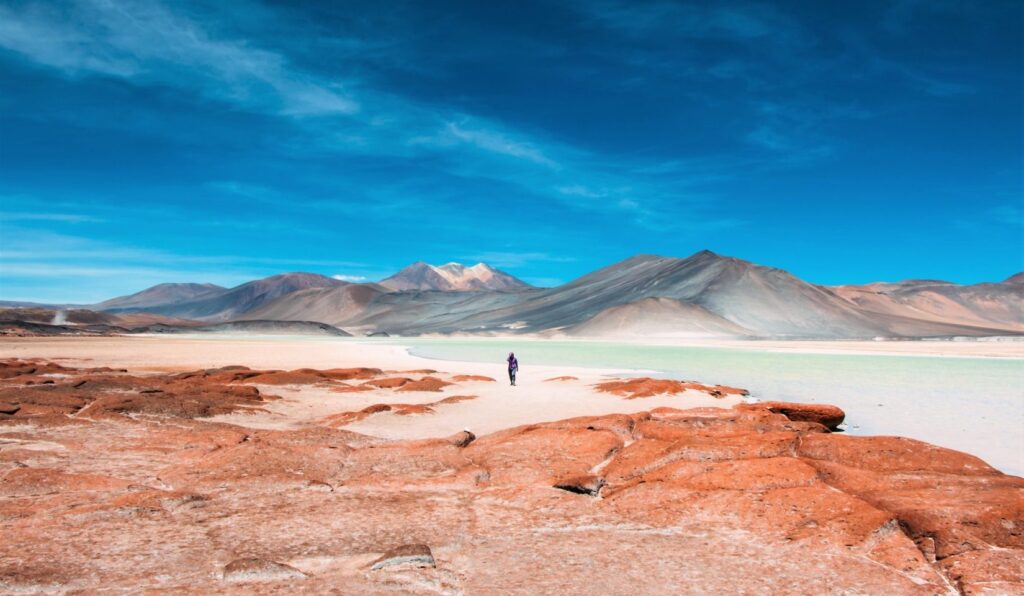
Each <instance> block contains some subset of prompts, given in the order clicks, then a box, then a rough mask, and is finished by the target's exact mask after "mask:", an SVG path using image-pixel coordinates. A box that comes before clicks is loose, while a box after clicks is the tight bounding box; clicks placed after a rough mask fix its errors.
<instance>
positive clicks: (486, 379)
mask: <svg viewBox="0 0 1024 596" xmlns="http://www.w3.org/2000/svg"><path fill="white" fill-rule="evenodd" d="M452 380H453V381H455V382H456V383H462V382H465V381H481V382H487V383H495V382H497V381H495V380H494V379H492V378H491V377H485V376H483V375H455V376H454V377H452Z"/></svg>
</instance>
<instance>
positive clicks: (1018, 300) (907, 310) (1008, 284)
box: [829, 273, 1024, 331]
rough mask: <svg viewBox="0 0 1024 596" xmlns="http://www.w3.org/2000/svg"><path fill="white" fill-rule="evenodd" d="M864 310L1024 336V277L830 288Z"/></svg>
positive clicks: (917, 280) (921, 281)
mask: <svg viewBox="0 0 1024 596" xmlns="http://www.w3.org/2000/svg"><path fill="white" fill-rule="evenodd" d="M829 289H830V290H831V291H832V292H834V293H835V294H836V295H837V296H840V297H841V298H843V299H844V300H846V301H848V302H849V303H850V304H853V305H856V306H857V307H858V308H860V309H861V310H864V311H867V312H870V313H878V314H885V315H893V316H898V317H903V318H909V319H919V320H922V321H931V322H937V323H943V324H954V325H968V326H975V327H985V328H1000V329H1007V330H1014V331H1024V275H1022V274H1020V273H1018V274H1017V275H1014V276H1012V277H1010V278H1009V279H1007V280H1006V281H1004V282H1002V283H980V284H974V285H966V286H963V285H959V284H955V283H951V282H948V281H938V280H930V279H915V280H907V281H901V282H895V283H873V284H866V285H861V286H853V285H851V286H835V287H832V288H829Z"/></svg>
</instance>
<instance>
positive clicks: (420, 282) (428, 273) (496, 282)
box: [380, 261, 530, 292]
mask: <svg viewBox="0 0 1024 596" xmlns="http://www.w3.org/2000/svg"><path fill="white" fill-rule="evenodd" d="M380 285H382V286H384V287H385V288H388V289H391V290H398V291H402V290H437V291H440V292H471V291H478V290H523V289H526V288H529V287H530V286H529V284H527V283H525V282H523V281H520V280H518V279H516V278H514V277H512V276H511V275H509V274H508V273H505V272H503V271H498V270H497V269H494V268H492V267H491V266H490V265H488V264H486V263H477V264H476V265H473V266H472V267H466V266H465V265H461V264H459V263H448V264H446V265H441V266H440V267H435V266H434V265H428V264H427V263H424V262H423V261H417V262H416V263H413V264H412V265H409V266H408V267H406V268H405V269H402V270H401V271H399V272H398V273H396V274H394V275H392V276H391V277H389V278H387V279H385V280H383V281H381V282H380Z"/></svg>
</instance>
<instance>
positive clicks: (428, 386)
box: [398, 377, 453, 391]
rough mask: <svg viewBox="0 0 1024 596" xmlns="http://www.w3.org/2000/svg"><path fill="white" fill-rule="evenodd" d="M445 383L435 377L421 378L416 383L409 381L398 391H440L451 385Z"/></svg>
mask: <svg viewBox="0 0 1024 596" xmlns="http://www.w3.org/2000/svg"><path fill="white" fill-rule="evenodd" d="M452 384H453V383H449V382H447V381H442V380H441V379H438V378H437V377H423V378H422V379H420V380H418V381H409V382H408V383H405V384H404V385H402V386H401V387H399V388H398V391H440V390H441V389H443V388H445V387H447V386H449V385H452Z"/></svg>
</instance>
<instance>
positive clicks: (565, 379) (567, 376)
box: [544, 375, 579, 383]
mask: <svg viewBox="0 0 1024 596" xmlns="http://www.w3.org/2000/svg"><path fill="white" fill-rule="evenodd" d="M559 381H579V379H578V378H577V377H573V376H570V375H565V376H561V377H552V378H550V379H544V382H545V383H553V382H559Z"/></svg>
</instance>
